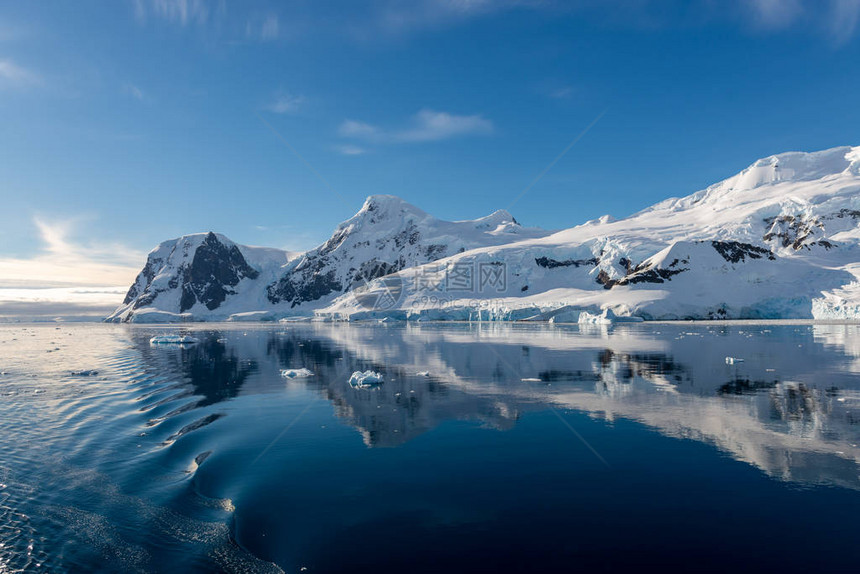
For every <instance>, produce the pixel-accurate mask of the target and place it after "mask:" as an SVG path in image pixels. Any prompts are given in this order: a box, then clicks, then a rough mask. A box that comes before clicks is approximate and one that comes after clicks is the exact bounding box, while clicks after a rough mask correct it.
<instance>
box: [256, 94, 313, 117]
mask: <svg viewBox="0 0 860 574" xmlns="http://www.w3.org/2000/svg"><path fill="white" fill-rule="evenodd" d="M304 103H305V98H304V96H297V95H295V94H291V93H289V92H283V91H282V92H280V93H278V94H277V95H276V96H275V97H274V99H272V101H271V102H269V104H267V105H266V106H265V109H266V110H268V111H270V112H273V113H276V114H292V113H295V112H297V111H298V110H299V108H300V107H301V106H302V105H303V104H304Z"/></svg>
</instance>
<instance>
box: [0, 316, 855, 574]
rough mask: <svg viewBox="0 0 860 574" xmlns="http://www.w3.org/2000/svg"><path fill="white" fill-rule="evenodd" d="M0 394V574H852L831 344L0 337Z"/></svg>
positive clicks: (806, 338) (846, 469)
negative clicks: (293, 373)
mask: <svg viewBox="0 0 860 574" xmlns="http://www.w3.org/2000/svg"><path fill="white" fill-rule="evenodd" d="M175 333H183V334H184V333H189V334H192V335H193V336H195V337H197V338H198V339H199V340H200V342H199V344H197V345H193V346H189V347H185V348H181V347H176V346H154V345H151V344H150V338H151V337H152V336H154V335H161V334H175ZM727 356H730V357H736V358H742V359H744V360H743V362H735V363H734V364H727V363H726V360H725V358H726V357H727ZM302 367H304V368H308V369H310V370H311V371H313V372H314V374H315V376H313V377H310V378H297V379H288V378H284V377H282V376H281V373H280V371H281V369H287V368H302ZM368 369H371V370H374V371H378V372H380V373H381V374H382V375H383V376H384V382H383V383H382V384H380V385H376V386H368V387H364V388H356V387H353V386H351V385H350V384H349V382H348V381H349V378H350V375H351V374H352V373H353V372H354V371H364V370H368ZM0 371H2V373H3V374H2V375H0V573H4V574H5V573H6V572H18V571H27V572H43V571H44V572H80V571H104V572H205V571H228V572H258V571H259V572H268V571H274V572H278V571H281V570H283V571H286V572H300V571H303V570H302V569H306V570H304V571H307V572H500V571H504V572H549V571H573V570H582V571H617V570H629V571H634V570H641V569H646V570H647V571H650V570H653V569H655V568H662V569H666V570H674V569H684V570H687V571H690V570H694V571H726V570H729V569H731V570H735V571H782V572H800V571H804V572H806V571H857V570H858V568H860V544H858V535H860V529H858V520H860V474H858V472H860V466H858V462H860V447H858V444H860V377H858V374H860V328H858V327H857V326H845V325H750V324H724V325H707V324H671V325H670V324H652V325H641V324H640V325H621V326H617V327H614V328H610V329H605V328H593V329H590V330H580V329H579V328H577V327H566V328H565V327H552V326H548V327H547V326H544V327H528V326H521V325H510V324H507V325H505V324H490V325H486V324H485V325H480V326H479V325H450V324H449V325H421V326H417V325H410V326H370V325H365V326H362V325H325V324H296V325H286V326H256V325H255V326H243V325H239V326H230V325H203V326H194V327H191V328H179V327H175V328H174V327H126V326H117V325H76V326H72V325H60V326H55V325H24V326H21V325H12V326H4V327H0ZM80 371H97V373H95V374H94V373H86V372H85V373H80Z"/></svg>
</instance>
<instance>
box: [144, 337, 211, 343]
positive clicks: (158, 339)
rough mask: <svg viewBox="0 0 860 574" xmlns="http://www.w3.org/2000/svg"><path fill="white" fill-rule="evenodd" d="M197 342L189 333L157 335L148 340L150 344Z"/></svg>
mask: <svg viewBox="0 0 860 574" xmlns="http://www.w3.org/2000/svg"><path fill="white" fill-rule="evenodd" d="M199 342H200V341H199V340H197V339H196V338H194V337H191V336H189V335H158V336H157V337H153V338H152V339H150V340H149V344H150V345H194V344H196V343H199Z"/></svg>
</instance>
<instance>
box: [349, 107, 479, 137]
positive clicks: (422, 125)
mask: <svg viewBox="0 0 860 574" xmlns="http://www.w3.org/2000/svg"><path fill="white" fill-rule="evenodd" d="M492 132H493V123H492V122H491V121H490V120H487V119H485V118H483V117H482V116H480V115H471V116H458V115H454V114H450V113H448V112H439V111H435V110H430V109H423V110H421V111H419V112H418V113H417V114H415V116H413V117H412V121H411V122H410V125H408V126H406V127H404V128H400V129H394V130H386V129H383V128H380V127H378V126H374V125H371V124H368V123H365V122H360V121H356V120H346V121H344V122H343V123H342V124H341V125H340V128H339V129H338V133H339V134H340V135H341V136H342V137H347V138H352V139H360V140H364V141H367V142H371V143H408V142H428V141H439V140H445V139H450V138H454V137H460V136H469V135H487V134H490V133H492Z"/></svg>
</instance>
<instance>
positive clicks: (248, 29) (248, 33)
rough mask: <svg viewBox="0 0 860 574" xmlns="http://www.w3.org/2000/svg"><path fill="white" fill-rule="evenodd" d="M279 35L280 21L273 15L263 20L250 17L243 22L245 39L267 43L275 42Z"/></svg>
mask: <svg viewBox="0 0 860 574" xmlns="http://www.w3.org/2000/svg"><path fill="white" fill-rule="evenodd" d="M280 34H281V26H280V21H279V20H278V16H277V15H275V14H269V15H267V16H265V17H263V18H260V17H258V16H255V17H251V18H248V20H247V21H246V22H245V37H246V38H250V39H256V40H260V41H262V42H269V41H272V40H277V39H278V37H279V36H280Z"/></svg>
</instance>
